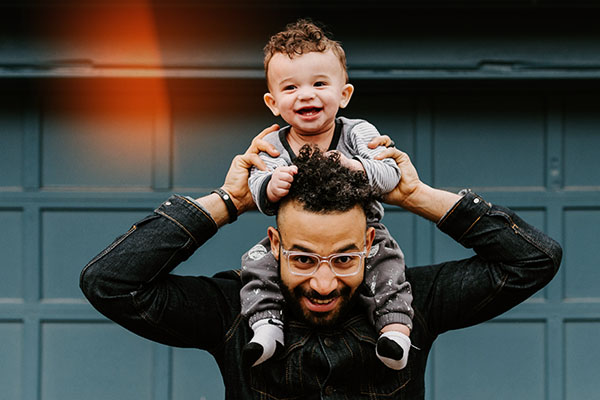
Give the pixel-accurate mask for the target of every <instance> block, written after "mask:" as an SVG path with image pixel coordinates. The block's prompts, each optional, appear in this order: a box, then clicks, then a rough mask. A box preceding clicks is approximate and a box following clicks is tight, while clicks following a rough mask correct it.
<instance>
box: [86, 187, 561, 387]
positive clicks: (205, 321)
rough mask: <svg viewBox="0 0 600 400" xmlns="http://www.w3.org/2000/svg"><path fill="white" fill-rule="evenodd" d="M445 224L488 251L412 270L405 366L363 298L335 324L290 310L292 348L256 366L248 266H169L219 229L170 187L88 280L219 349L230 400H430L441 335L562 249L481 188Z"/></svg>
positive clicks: (162, 330) (533, 277)
mask: <svg viewBox="0 0 600 400" xmlns="http://www.w3.org/2000/svg"><path fill="white" fill-rule="evenodd" d="M438 227H439V228H440V229H441V230H442V231H443V232H445V233H447V234H449V235H450V236H451V237H453V238H454V239H455V240H457V241H458V242H460V243H461V244H463V245H464V246H466V247H470V248H473V249H475V251H476V253H477V255H476V256H474V257H472V258H469V259H466V260H460V261H453V262H446V263H442V264H439V265H433V266H426V267H417V268H408V269H407V271H406V275H407V279H408V281H409V282H410V283H411V285H412V289H413V296H414V298H413V303H412V305H413V308H414V310H415V317H414V321H413V322H414V329H413V331H412V333H411V340H412V343H413V345H414V346H416V347H417V348H418V349H415V348H413V349H412V350H411V354H410V358H409V362H408V366H407V367H406V368H405V369H403V370H401V371H394V370H391V369H389V368H386V367H385V366H384V365H383V364H382V363H381V362H380V361H379V360H378V359H377V358H376V355H375V350H374V346H375V342H376V339H377V335H376V333H375V331H374V329H373V327H372V326H371V325H370V324H369V323H368V321H367V319H366V317H365V315H364V314H365V313H364V312H363V311H362V310H360V309H359V308H358V307H355V308H354V309H353V310H352V312H351V314H350V315H347V316H345V318H343V320H342V321H340V323H339V325H338V326H336V327H334V328H329V329H320V330H318V329H315V328H312V327H309V326H306V325H304V324H303V323H302V322H300V321H295V320H293V319H291V320H289V321H288V322H287V323H286V327H285V341H286V345H285V351H284V353H283V355H282V356H281V357H279V358H277V359H272V360H269V361H268V362H265V363H264V364H262V365H260V366H258V367H255V368H253V369H252V372H251V373H250V374H246V371H243V370H242V368H241V363H240V350H241V348H242V346H243V345H244V344H246V343H247V341H248V340H249V339H250V337H251V332H250V329H249V328H248V324H247V323H246V321H245V320H243V319H242V318H241V316H240V300H239V290H240V287H241V281H240V279H239V274H238V273H237V272H236V271H228V272H224V273H220V274H217V275H215V276H214V277H211V278H209V277H204V276H198V277H182V276H177V275H173V274H170V271H171V270H172V269H173V268H175V267H176V266H177V265H178V264H179V263H181V262H182V261H184V260H186V259H187V258H188V257H189V256H190V255H191V254H192V253H193V252H194V251H195V250H196V249H197V248H198V247H199V246H201V245H202V244H203V243H204V242H205V241H206V240H208V239H209V238H210V237H211V236H212V235H214V234H215V232H216V231H217V227H216V225H215V223H214V221H213V220H212V218H210V216H209V215H207V214H206V213H205V212H204V211H203V210H202V209H201V208H200V207H198V206H197V205H196V204H195V203H194V202H192V201H189V200H188V199H186V198H183V197H180V196H173V197H171V198H170V199H169V200H168V201H166V202H164V203H163V204H162V205H161V206H160V207H159V208H157V209H156V210H155V213H154V214H153V215H150V216H148V217H147V218H145V219H143V220H142V221H140V222H138V223H137V224H135V225H134V226H133V227H132V228H131V229H130V230H129V231H128V232H127V233H125V234H124V235H123V236H121V237H119V238H118V239H116V240H115V242H113V243H112V244H111V245H110V246H109V247H108V248H107V249H105V250H104V251H103V252H101V253H100V254H99V255H98V256H96V257H95V258H94V259H93V260H92V261H91V262H90V263H89V264H88V265H87V266H86V267H85V268H84V270H83V272H82V274H81V283H80V284H81V288H82V290H83V292H84V293H85V295H86V296H87V298H88V299H89V301H90V302H91V303H92V305H93V306H94V307H96V308H97V309H98V310H99V311H100V312H101V313H103V314H104V315H106V316H107V317H108V318H110V319H112V320H114V321H116V322H117V323H119V324H121V325H122V326H124V327H125V328H127V329H129V330H131V331H133V332H135V333H137V334H138V335H141V336H143V337H146V338H148V339H151V340H155V341H157V342H160V343H163V344H167V345H171V346H180V347H196V348H200V349H204V350H207V351H209V352H210V353H211V354H212V355H213V356H214V357H215V359H216V360H217V363H218V365H219V368H220V370H221V374H222V375H223V379H224V383H225V388H226V397H227V398H228V399H252V398H254V399H321V398H327V399H357V398H365V399H367V398H368V399H380V398H381V399H384V398H385V399H389V398H394V399H422V398H424V390H425V383H424V374H425V364H426V361H427V355H428V354H429V351H430V349H431V346H432V344H433V341H434V340H435V338H436V337H437V336H438V335H439V334H440V333H443V332H445V331H447V330H450V329H457V328H462V327H466V326H470V325H474V324H477V323H480V322H483V321H486V320H488V319H490V318H493V317H494V316H497V315H499V314H501V313H503V312H505V311H506V310H508V309H510V308H511V307H513V306H515V305H517V304H519V303H520V302H522V301H524V300H525V299H527V298H528V297H529V296H531V295H532V294H534V293H535V292H536V291H538V290H539V289H541V288H542V287H543V286H544V285H546V284H547V283H548V282H549V281H550V280H551V279H552V277H553V276H554V274H555V273H556V271H557V270H558V266H559V264H560V259H561V255H562V250H561V248H560V246H559V245H558V244H557V243H556V242H555V241H554V240H552V239H550V238H549V237H548V236H546V235H545V234H543V233H542V232H540V231H538V230H537V229H535V228H533V227H531V226H530V225H528V224H527V223H525V222H524V221H522V220H521V219H520V218H519V217H518V216H517V215H515V214H514V213H513V212H512V211H510V210H508V209H505V208H502V207H499V206H493V205H490V204H488V203H486V202H485V201H484V200H483V199H482V198H480V197H478V196H477V195H475V194H473V193H467V194H466V195H465V196H464V197H463V198H462V199H461V200H460V201H459V202H458V203H457V204H456V205H455V206H454V207H453V208H452V209H451V210H450V211H449V212H448V213H447V214H446V216H444V218H442V220H441V221H440V222H439V223H438ZM242 250H243V249H239V251H240V252H241V251H242ZM232 251H236V250H235V249H233V250H232ZM490 345H492V344H490Z"/></svg>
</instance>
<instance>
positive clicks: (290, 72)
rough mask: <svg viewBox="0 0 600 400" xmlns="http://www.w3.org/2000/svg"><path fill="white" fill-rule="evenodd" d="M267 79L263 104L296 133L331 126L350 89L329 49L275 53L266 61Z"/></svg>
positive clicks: (309, 131) (316, 130)
mask: <svg viewBox="0 0 600 400" xmlns="http://www.w3.org/2000/svg"><path fill="white" fill-rule="evenodd" d="M267 79H268V84H269V93H266V94H265V96H264V100H265V103H266V105H267V106H268V107H269V108H270V109H271V111H272V112H273V114H274V115H276V116H277V115H281V117H282V118H283V119H284V120H285V121H286V122H287V123H288V124H290V125H291V126H292V130H293V131H294V132H295V133H297V134H299V135H308V136H313V135H318V134H321V133H325V132H328V131H329V130H331V129H334V126H335V122H334V121H335V116H336V114H337V112H338V109H339V108H340V107H342V108H343V107H345V106H346V105H347V104H348V102H349V101H350V97H351V96H352V92H353V90H354V88H353V86H352V85H350V84H347V83H346V75H345V73H344V69H343V67H342V64H341V62H340V60H339V59H338V58H337V56H336V55H335V54H334V53H333V51H332V50H328V51H325V52H322V53H320V52H309V53H305V54H302V55H299V56H295V57H294V58H290V57H288V56H287V55H285V54H282V53H276V54H275V55H273V57H272V58H271V60H270V61H269V68H268V76H267Z"/></svg>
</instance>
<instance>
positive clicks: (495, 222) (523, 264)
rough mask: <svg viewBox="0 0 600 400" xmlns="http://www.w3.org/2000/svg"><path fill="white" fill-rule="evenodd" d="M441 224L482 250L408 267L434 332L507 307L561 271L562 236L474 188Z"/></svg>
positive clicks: (419, 307) (417, 301) (419, 306)
mask: <svg viewBox="0 0 600 400" xmlns="http://www.w3.org/2000/svg"><path fill="white" fill-rule="evenodd" d="M438 227H439V229H440V230H442V231H443V232H444V233H446V234H448V235H450V236H451V237H452V238H453V239H455V240H456V241H458V242H459V243H460V244H462V245H463V246H465V247H467V248H472V249H474V250H475V252H476V255H475V256H473V257H472V258H469V259H465V260H460V261H453V262H446V263H442V264H439V265H435V266H430V267H421V268H410V269H408V270H407V275H408V277H407V278H408V280H409V281H410V282H411V284H412V286H413V293H415V298H414V299H413V307H414V308H415V318H420V319H421V320H422V321H423V323H424V324H425V326H426V327H427V328H428V331H429V332H430V334H431V335H433V336H436V335H438V334H440V333H443V332H445V331H448V330H450V329H458V328H463V327H467V326H471V325H475V324H478V323H481V322H483V321H487V320H489V319H491V318H494V317H496V316H498V315H500V314H502V313H504V312H506V311H507V310H509V309H511V308H512V307H514V306H516V305H517V304H519V303H521V302H523V301H524V300H526V299H527V298H529V297H530V296H532V295H533V294H534V293H536V292H537V291H538V290H540V289H541V288H543V287H544V286H545V285H547V284H548V283H549V282H550V281H551V280H552V278H553V277H554V275H555V274H556V272H557V271H558V268H559V265H560V261H561V257H562V249H561V247H560V245H559V244H558V243H557V242H556V241H554V240H553V239H551V238H550V237H548V236H547V235H545V234H544V233H542V232H541V231H539V230H538V229H536V228H534V227H532V226H531V225H529V224H528V223H526V222H525V221H523V220H522V219H521V218H519V216H518V215H516V214H515V213H514V212H513V211H511V210H509V209H507V208H504V207H500V206H496V205H491V204H489V203H487V202H485V201H484V200H483V199H482V198H481V197H479V196H477V195H475V194H473V193H471V192H469V193H467V194H466V195H465V196H464V197H462V199H461V200H459V201H458V202H457V204H456V205H455V206H454V207H453V208H452V209H451V210H450V211H449V212H448V213H447V214H446V215H445V216H444V217H443V218H442V219H441V220H440V221H439V223H438ZM417 314H418V315H417Z"/></svg>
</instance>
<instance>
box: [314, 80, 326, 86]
mask: <svg viewBox="0 0 600 400" xmlns="http://www.w3.org/2000/svg"><path fill="white" fill-rule="evenodd" d="M315 86H316V87H320V86H327V82H323V81H319V82H315Z"/></svg>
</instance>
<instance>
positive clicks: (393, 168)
mask: <svg viewBox="0 0 600 400" xmlns="http://www.w3.org/2000/svg"><path fill="white" fill-rule="evenodd" d="M348 136H349V137H348V139H349V140H350V142H351V147H352V148H353V149H354V151H355V153H354V158H355V159H357V160H358V161H360V162H361V163H362V165H363V167H364V169H365V172H366V173H367V177H368V178H369V183H370V184H371V186H373V187H374V188H375V189H376V190H377V191H379V192H381V193H388V192H390V191H391V190H392V189H394V188H395V187H396V185H398V182H400V169H399V168H398V166H397V165H396V162H395V161H394V160H393V159H391V158H386V159H383V160H374V157H375V156H376V155H377V154H379V153H380V152H381V151H382V150H384V149H385V147H383V146H379V147H377V148H375V149H370V148H369V147H368V146H367V145H368V144H369V142H370V141H371V140H372V139H373V138H374V137H377V136H380V134H379V132H378V131H377V128H375V126H373V125H372V124H370V123H369V122H367V121H363V122H360V123H358V124H356V125H355V126H354V127H353V128H352V129H351V130H350V132H349V135H348Z"/></svg>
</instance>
